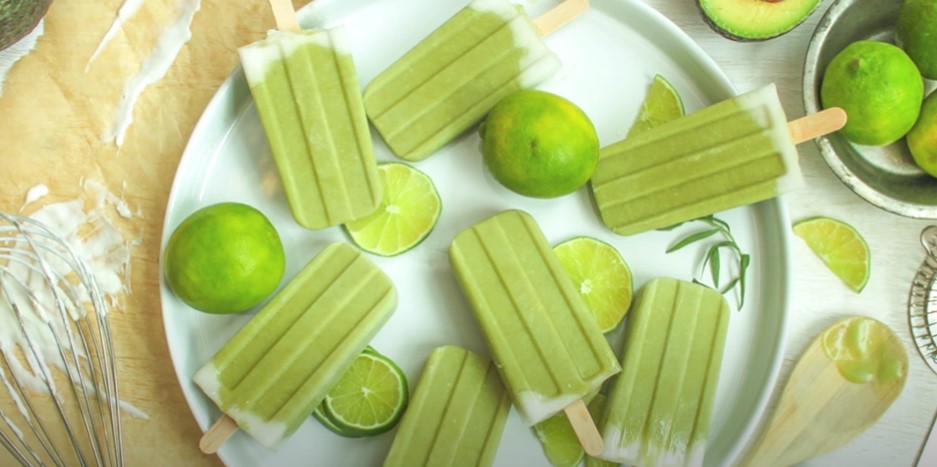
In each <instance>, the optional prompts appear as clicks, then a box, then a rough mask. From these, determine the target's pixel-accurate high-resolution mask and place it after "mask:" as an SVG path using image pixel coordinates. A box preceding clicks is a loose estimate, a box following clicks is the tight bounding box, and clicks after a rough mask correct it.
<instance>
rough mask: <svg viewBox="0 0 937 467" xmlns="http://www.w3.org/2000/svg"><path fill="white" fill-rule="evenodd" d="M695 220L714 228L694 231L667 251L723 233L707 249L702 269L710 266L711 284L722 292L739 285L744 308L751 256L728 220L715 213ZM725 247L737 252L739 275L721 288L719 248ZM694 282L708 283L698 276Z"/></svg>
mask: <svg viewBox="0 0 937 467" xmlns="http://www.w3.org/2000/svg"><path fill="white" fill-rule="evenodd" d="M695 220H696V221H699V222H702V223H704V224H706V225H709V226H710V227H712V228H711V229H707V230H701V231H698V232H694V233H692V234H690V235H687V236H685V237H683V238H681V239H680V240H679V241H677V242H676V243H675V244H674V245H672V246H670V247H669V248H668V249H667V253H671V252H674V251H677V250H679V249H681V248H684V247H686V246H687V245H690V244H693V243H695V242H698V241H701V240H704V239H706V238H709V237H711V236H713V235H716V234H720V233H721V234H722V236H723V237H725V238H724V239H723V240H720V241H718V242H716V243H714V244H712V245H710V246H709V249H708V250H707V251H706V256H705V258H704V260H703V267H702V269H703V271H705V270H706V269H707V267H708V269H709V274H710V276H711V278H712V282H713V286H711V288H713V289H716V290H719V291H720V293H722V294H726V293H728V292H729V291H730V290H732V289H733V288H735V287H738V289H739V306H738V307H739V309H742V306H744V304H745V290H746V289H745V276H746V273H747V272H748V266H749V264H750V263H751V256H750V255H749V254H747V253H743V252H742V249H741V248H739V245H738V243H736V241H735V238H734V237H733V236H732V230H731V227H730V226H729V223H728V222H726V221H724V220H722V219H719V218H717V217H716V216H715V215H708V216H704V217H700V218H698V219H695ZM680 225H682V223H681V224H676V225H674V226H671V227H667V228H664V229H658V230H672V229H674V228H675V227H678V226H680ZM723 248H725V249H729V250H731V251H732V252H733V253H735V256H736V257H738V261H739V262H738V272H739V275H738V277H734V278H732V279H731V280H729V282H728V283H727V284H726V285H725V286H724V287H722V288H721V289H720V287H719V280H720V274H721V271H720V270H721V266H722V258H721V257H720V251H719V250H721V249H723ZM703 271H701V274H705V272H703ZM693 282H694V283H696V284H701V285H707V284H703V283H702V281H700V280H698V279H696V278H694V279H693ZM707 286H708V285H707ZM708 287H709V286H708Z"/></svg>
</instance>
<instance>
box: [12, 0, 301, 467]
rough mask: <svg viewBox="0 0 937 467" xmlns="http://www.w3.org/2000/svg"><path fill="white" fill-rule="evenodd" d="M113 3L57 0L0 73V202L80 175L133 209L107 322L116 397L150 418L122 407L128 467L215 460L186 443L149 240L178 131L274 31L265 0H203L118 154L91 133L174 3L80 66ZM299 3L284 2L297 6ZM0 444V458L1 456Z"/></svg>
mask: <svg viewBox="0 0 937 467" xmlns="http://www.w3.org/2000/svg"><path fill="white" fill-rule="evenodd" d="M122 1H123V0H101V1H96V2H74V1H71V2H70V1H57V2H55V3H53V4H52V6H51V8H50V9H49V12H48V14H47V16H46V18H45V22H44V28H45V32H44V34H43V35H42V36H41V37H40V38H39V41H38V44H37V46H36V49H35V50H33V51H32V52H31V53H30V54H29V55H27V56H26V57H25V58H23V59H22V60H20V61H19V62H18V63H17V64H16V65H15V66H14V67H13V69H12V70H11V72H10V74H9V76H8V78H7V80H6V83H5V85H4V92H3V95H2V96H0V143H2V145H3V147H4V150H3V170H2V175H0V179H2V181H3V182H2V183H0V210H3V211H7V212H18V211H19V209H20V207H21V206H22V204H23V200H24V197H25V195H26V192H27V190H28V189H29V188H30V187H33V186H35V185H37V184H45V185H46V186H48V188H49V195H48V196H46V197H45V198H43V199H41V200H40V201H39V202H38V203H37V204H39V205H41V204H43V203H51V202H56V201H62V200H66V199H74V198H77V197H79V196H81V188H80V185H79V182H80V180H81V179H82V178H86V179H94V180H96V181H98V182H101V183H103V184H104V185H106V186H107V187H108V189H109V190H110V191H111V192H113V193H117V194H121V193H122V194H123V196H124V199H125V200H126V201H127V203H128V204H129V205H130V208H131V209H132V210H133V211H137V210H139V213H140V216H139V217H138V218H135V219H134V220H133V221H132V222H129V223H125V225H122V228H123V229H124V235H125V237H127V238H128V239H129V238H136V237H139V238H140V240H141V243H140V244H139V246H136V247H134V248H133V250H132V253H133V259H132V263H131V270H132V280H131V287H132V290H133V293H132V295H130V296H129V297H127V299H126V300H125V305H124V306H123V307H122V309H118V310H115V311H113V312H112V315H111V316H112V318H111V323H112V326H113V334H114V336H115V345H116V350H117V357H118V378H119V381H120V385H121V386H120V390H121V398H122V399H124V400H125V401H127V402H129V403H131V404H133V405H134V406H136V407H138V408H140V409H141V410H143V411H144V412H146V413H147V414H149V416H150V419H149V420H138V419H134V418H131V417H129V416H124V418H123V422H124V447H125V460H126V463H127V465H152V463H153V461H154V459H159V463H160V464H163V465H187V466H195V465H220V464H221V463H220V461H219V460H218V459H217V457H215V456H206V455H204V454H202V453H201V452H200V451H199V450H198V439H199V437H200V436H201V430H200V429H199V428H198V426H197V425H196V423H195V420H194V418H193V416H192V413H191V412H190V410H189V407H188V405H187V404H186V402H185V400H184V398H183V396H182V391H181V390H180V388H179V383H178V381H177V379H176V375H175V372H174V370H173V366H172V362H171V360H170V357H169V351H168V348H167V344H166V339H165V335H164V332H163V322H162V317H161V313H162V312H161V309H160V301H159V266H158V264H159V263H158V256H159V243H160V234H161V231H162V220H163V215H164V212H165V207H166V201H167V197H168V194H169V190H170V187H171V184H172V180H173V176H174V174H175V170H176V166H177V165H178V162H179V158H180V157H181V155H182V152H183V149H184V148H185V145H186V142H187V140H188V138H189V135H190V134H191V132H192V129H193V127H194V126H195V123H196V122H197V121H198V118H199V116H200V115H201V113H202V110H203V109H204V108H205V106H206V104H207V103H208V101H209V100H210V98H211V97H212V95H213V94H214V93H215V91H216V90H217V88H218V86H219V85H220V84H221V82H222V81H223V80H224V79H225V77H227V76H228V74H229V73H231V71H232V69H233V68H234V66H235V65H236V64H237V54H236V48H237V47H238V46H240V45H244V44H247V43H249V42H252V41H254V40H256V39H259V38H261V37H263V35H264V34H265V33H266V31H267V30H268V29H270V28H271V27H273V24H274V22H273V15H272V14H271V13H270V12H269V7H268V4H267V1H266V0H241V1H237V2H228V1H223V2H218V1H202V4H201V9H200V10H199V12H198V13H197V14H196V16H195V19H194V21H193V24H192V39H191V40H190V41H189V43H188V44H187V45H186V46H185V47H184V48H183V50H182V51H181V53H180V54H179V55H178V57H177V58H176V60H175V62H174V63H173V65H172V67H171V68H170V69H169V71H168V73H167V74H166V76H164V77H163V78H162V79H161V80H160V81H159V82H157V83H156V84H155V85H152V86H150V87H148V88H147V89H146V90H145V91H144V92H143V94H142V95H141V96H140V98H139V100H138V101H137V103H136V106H135V109H134V122H133V124H132V125H131V126H130V128H129V131H128V132H127V133H126V139H125V141H124V144H123V145H122V147H121V148H120V150H119V151H118V148H117V147H116V146H115V145H114V144H113V143H104V142H102V135H103V134H104V133H105V132H106V130H107V128H108V126H109V125H110V123H111V120H112V118H113V115H114V108H115V107H116V105H117V102H118V101H119V100H120V97H121V94H122V89H123V86H124V82H125V81H126V79H127V78H128V77H130V76H132V75H134V74H136V72H137V70H138V68H139V66H140V63H141V62H142V61H143V60H144V59H145V58H146V57H147V56H149V53H150V51H151V50H152V48H153V46H154V44H155V42H156V40H157V38H158V37H159V35H160V33H161V32H162V31H163V28H164V27H165V25H168V24H170V23H171V22H172V21H173V20H174V18H175V16H176V14H177V5H178V0H148V1H146V2H143V6H142V7H141V8H140V10H139V11H138V12H137V13H136V15H135V16H134V17H133V18H132V19H131V20H130V21H129V22H127V23H126V24H125V27H124V28H123V30H122V31H120V32H119V33H118V34H117V35H116V36H115V37H114V38H113V39H112V40H111V42H110V43H109V45H108V46H107V48H106V49H105V50H104V52H103V53H102V54H101V55H100V56H99V57H98V58H97V60H96V61H95V62H94V63H92V65H91V66H90V67H89V68H88V70H87V71H86V70H85V65H86V63H87V62H88V58H89V57H90V56H91V54H92V52H93V51H94V49H95V48H96V47H97V45H98V43H99V42H100V40H101V38H102V37H103V35H104V33H105V31H107V29H108V28H109V27H110V25H111V22H112V20H113V19H114V17H115V15H116V13H117V10H118V8H119V7H120V5H121V3H122ZM307 2H308V0H296V1H294V4H295V6H296V7H297V8H298V7H300V6H302V5H303V4H305V3H307ZM4 456H6V452H5V450H3V449H0V465H8V464H9V462H8V461H9V459H7V458H6V457H4Z"/></svg>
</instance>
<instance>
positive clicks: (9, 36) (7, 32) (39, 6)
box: [0, 0, 52, 50]
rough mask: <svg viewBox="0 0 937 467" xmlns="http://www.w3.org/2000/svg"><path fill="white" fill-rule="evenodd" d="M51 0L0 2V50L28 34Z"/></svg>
mask: <svg viewBox="0 0 937 467" xmlns="http://www.w3.org/2000/svg"><path fill="white" fill-rule="evenodd" d="M51 3H52V0H0V50H3V49H5V48H7V47H9V46H11V45H13V44H14V43H15V42H16V41H18V40H20V39H22V38H23V37H24V36H26V35H27V34H29V32H30V31H32V30H33V28H35V27H36V25H37V24H39V20H41V19H42V17H43V16H45V14H46V11H47V10H48V9H49V5H50V4H51Z"/></svg>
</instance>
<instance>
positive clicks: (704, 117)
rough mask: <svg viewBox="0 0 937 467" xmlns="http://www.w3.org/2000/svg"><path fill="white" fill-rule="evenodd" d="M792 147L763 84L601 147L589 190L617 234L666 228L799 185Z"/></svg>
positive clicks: (784, 121)
mask: <svg viewBox="0 0 937 467" xmlns="http://www.w3.org/2000/svg"><path fill="white" fill-rule="evenodd" d="M794 144H795V143H794V141H792V138H791V133H790V131H789V129H788V124H787V118H786V117H785V114H784V109H783V108H782V107H781V103H780V101H779V99H778V95H777V92H776V90H775V87H774V85H768V86H765V87H763V88H760V89H757V90H755V91H752V92H749V93H747V94H743V95H740V96H737V97H734V98H732V99H728V100H725V101H722V102H719V103H717V104H714V105H711V106H709V107H706V108H704V109H702V110H699V111H697V112H694V113H691V114H689V115H687V116H685V117H681V118H679V119H676V120H673V121H670V122H667V123H664V124H662V125H660V126H657V127H654V128H652V129H650V130H648V131H646V132H643V133H640V134H638V135H635V136H633V137H630V138H626V139H624V140H623V141H620V142H618V143H614V144H612V145H610V146H607V147H604V148H602V149H601V150H600V152H599V159H598V162H597V163H596V167H595V171H594V172H593V175H592V183H591V186H592V192H593V194H594V195H595V201H596V204H597V205H598V208H599V213H600V214H601V217H602V221H603V222H604V223H605V225H607V226H608V227H609V228H610V229H612V231H614V232H616V233H619V234H622V235H631V234H635V233H639V232H643V231H645V230H651V229H657V228H662V227H669V226H672V225H675V224H678V223H680V222H685V221H688V220H692V219H696V218H699V217H703V216H706V215H709V214H713V213H716V212H720V211H723V210H726V209H730V208H734V207H738V206H744V205H747V204H751V203H755V202H758V201H762V200H765V199H769V198H772V197H774V196H777V195H779V194H782V193H784V192H787V191H790V190H792V189H794V188H796V187H798V186H800V185H801V184H802V177H801V172H800V165H799V162H798V154H797V148H796V147H795V145H794Z"/></svg>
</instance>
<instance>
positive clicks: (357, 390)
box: [322, 349, 409, 436]
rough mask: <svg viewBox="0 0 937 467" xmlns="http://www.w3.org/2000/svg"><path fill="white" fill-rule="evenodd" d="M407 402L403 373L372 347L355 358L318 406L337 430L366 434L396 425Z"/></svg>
mask: <svg viewBox="0 0 937 467" xmlns="http://www.w3.org/2000/svg"><path fill="white" fill-rule="evenodd" d="M408 401H409V389H408V386H407V377H406V375H404V373H403V371H401V370H400V368H399V367H398V366H397V365H396V364H395V363H394V362H393V361H392V360H391V359H389V358H387V357H386V356H384V355H381V354H379V353H377V352H376V351H374V350H373V349H372V350H365V351H364V352H362V353H361V354H360V355H358V357H357V358H355V361H354V363H352V364H351V367H350V368H348V370H347V371H346V372H345V374H343V375H342V377H341V379H339V380H338V383H336V384H335V386H333V387H332V389H331V390H330V391H329V393H328V394H327V395H326V396H325V401H324V402H323V403H322V405H323V406H324V407H323V410H324V412H325V416H326V418H328V419H329V420H330V421H331V422H333V424H334V425H336V426H337V427H338V428H339V430H340V431H343V432H345V433H348V434H352V435H368V436H370V435H376V434H380V433H384V432H385V431H388V430H390V429H391V428H393V427H394V426H396V425H397V422H398V421H400V417H401V416H402V415H403V412H404V410H405V409H406V407H407V402H408Z"/></svg>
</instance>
